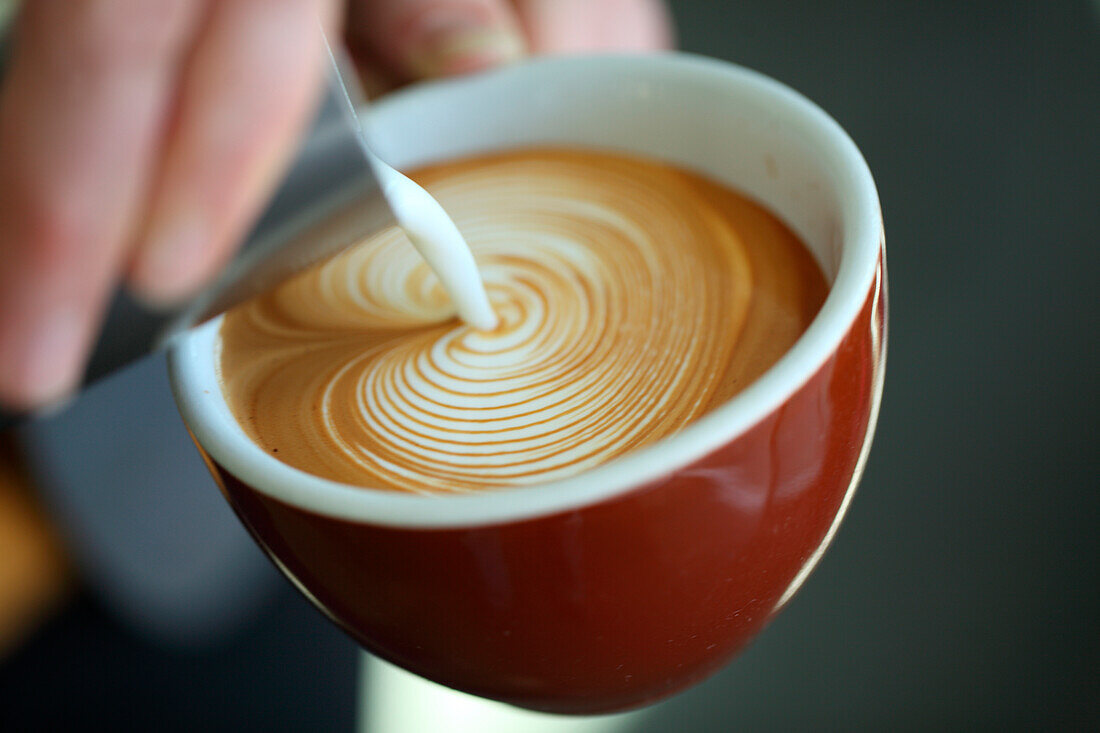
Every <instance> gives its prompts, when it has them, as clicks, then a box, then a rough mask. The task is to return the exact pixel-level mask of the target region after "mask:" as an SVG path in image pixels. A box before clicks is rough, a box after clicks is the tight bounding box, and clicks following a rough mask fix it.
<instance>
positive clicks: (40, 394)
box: [9, 308, 85, 407]
mask: <svg viewBox="0 0 1100 733" xmlns="http://www.w3.org/2000/svg"><path fill="white" fill-rule="evenodd" d="M84 323H85V321H84V318H82V317H81V316H80V314H78V313H77V312H76V311H74V310H71V309H69V308H60V309H58V310H55V311H53V312H52V313H48V314H46V315H45V316H44V317H43V318H42V320H41V321H39V323H38V324H37V326H35V327H32V328H31V329H30V331H29V333H30V340H29V341H28V342H27V343H26V344H25V346H24V351H23V358H22V360H21V363H20V364H19V366H18V367H17V371H16V375H15V382H16V384H14V385H9V388H14V391H16V392H17V393H19V395H20V397H19V399H20V400H21V401H23V402H24V403H25V404H24V405H23V406H24V407H39V406H42V405H50V404H57V403H60V402H63V401H64V400H65V398H67V397H68V396H69V394H70V393H71V392H72V391H73V389H75V387H76V383H77V380H78V379H79V378H80V368H81V357H82V356H83V351H84V333H83V326H84Z"/></svg>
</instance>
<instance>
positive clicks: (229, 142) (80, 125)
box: [0, 0, 670, 408]
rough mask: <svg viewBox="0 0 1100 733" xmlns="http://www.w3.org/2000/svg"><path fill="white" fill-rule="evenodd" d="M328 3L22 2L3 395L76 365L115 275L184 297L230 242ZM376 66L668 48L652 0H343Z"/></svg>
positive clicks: (57, 393) (74, 371)
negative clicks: (585, 51) (557, 53)
mask: <svg viewBox="0 0 1100 733" xmlns="http://www.w3.org/2000/svg"><path fill="white" fill-rule="evenodd" d="M342 11H343V6H342V4H341V3H340V2H338V0H79V1H77V0H31V1H30V2H27V3H25V4H24V11H23V14H22V16H21V18H20V21H19V28H18V42H17V45H16V48H15V53H14V55H13V57H12V59H11V62H12V63H11V66H10V69H9V73H8V76H7V78H6V80H5V82H4V87H3V89H2V90H0V404H4V405H7V406H8V407H23V408H27V407H33V406H37V405H40V404H43V403H46V402H49V401H51V400H55V399H58V398H60V397H62V396H63V395H64V394H65V393H66V391H67V390H69V389H71V388H72V387H73V385H74V382H75V381H76V380H77V379H78V377H79V374H80V372H81V370H82V367H83V363H84V360H85V358H86V354H87V351H88V349H89V348H90V344H91V341H92V337H93V334H94V332H95V330H96V328H97V326H98V324H99V320H100V318H101V315H102V310H103V307H104V304H105V301H106V299H107V298H108V297H109V295H110V293H111V291H112V289H113V288H114V287H115V285H116V283H117V282H118V281H119V280H120V279H122V278H126V279H128V281H129V283H130V286H131V287H132V288H133V289H134V290H135V291H136V292H137V293H138V294H140V295H142V296H143V297H144V298H146V299H147V300H149V301H152V302H157V303H167V302H171V301H173V300H177V299H179V298H181V297H183V296H185V295H186V294H187V293H189V292H191V291H193V290H194V289H195V288H197V287H198V286H199V285H200V284H201V283H202V282H203V281H204V280H205V279H206V278H208V277H209V276H210V275H211V274H212V273H214V272H215V271H216V270H217V269H218V267H219V266H220V265H221V264H222V263H223V262H224V261H225V260H226V259H227V258H228V257H229V254H230V252H231V250H232V249H233V247H235V246H236V244H237V243H238V241H239V240H240V238H241V237H242V236H243V235H244V233H245V232H246V230H247V228H248V227H249V225H250V224H251V222H252V220H253V219H254V217H255V216H256V215H257V214H258V212H259V210H260V209H261V208H262V205H263V203H264V201H265V200H266V198H267V196H269V195H270V192H271V190H272V188H273V187H274V185H275V184H276V182H277V181H278V179H279V176H280V174H281V173H282V171H283V168H284V166H285V164H286V162H287V160H288V158H289V156H290V154H291V152H292V150H293V146H294V141H295V139H296V137H297V136H298V135H299V134H300V131H301V129H302V127H303V126H304V123H305V121H306V120H307V118H308V115H309V110H310V108H311V105H312V103H313V100H314V99H315V97H316V92H317V88H318V86H319V84H318V82H319V80H320V78H321V69H322V68H323V58H324V56H323V48H322V45H321V42H320V37H319V34H318V33H317V23H316V14H317V13H320V14H321V16H322V17H323V18H324V19H325V22H326V24H327V25H328V26H329V27H335V26H337V25H338V24H339V23H340V22H341V21H342V20H343V19H342V18H341V17H340V16H342V15H343V12H342ZM348 29H349V34H348V36H349V40H350V42H351V44H352V45H353V47H354V48H355V50H356V51H357V52H360V53H362V54H364V55H365V56H366V57H367V58H368V61H367V64H368V65H369V66H370V68H372V69H373V70H375V72H377V73H378V74H379V75H380V77H385V78H386V80H387V82H388V81H398V82H400V81H407V80H411V79H415V78H418V77H423V76H433V75H440V74H452V73H461V72H466V71H473V70H476V69H479V68H483V67H485V66H489V65H492V64H496V63H501V62H505V61H508V60H511V59H514V58H517V57H518V56H520V55H522V54H523V53H526V52H537V53H541V52H569V51H581V50H592V49H606V50H616V49H623V50H626V49H647V48H659V47H663V46H666V45H668V44H669V42H670V31H669V25H668V21H667V16H666V14H665V12H664V8H663V7H662V5H661V3H660V0H354V2H352V4H351V7H350V9H349V15H348Z"/></svg>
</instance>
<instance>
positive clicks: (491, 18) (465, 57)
mask: <svg viewBox="0 0 1100 733" xmlns="http://www.w3.org/2000/svg"><path fill="white" fill-rule="evenodd" d="M348 36H349V41H350V43H351V45H352V46H353V48H355V49H356V50H357V51H359V52H365V55H366V56H367V57H368V59H369V60H370V61H371V62H372V63H374V64H375V65H378V66H381V67H382V68H383V69H384V70H385V71H387V72H389V73H390V74H392V75H393V76H395V77H396V78H397V79H398V80H401V81H409V80H412V79H423V78H429V77H436V76H448V75H453V74H465V73H468V72H472V71H478V70H481V69H484V68H487V67H490V66H495V65H497V64H500V63H505V62H508V61H513V60H516V59H518V58H519V57H521V56H522V55H523V54H524V52H525V50H526V49H525V43H524V40H523V34H522V31H521V28H520V24H519V21H518V19H517V17H516V14H515V11H514V9H513V6H512V4H511V3H510V2H507V0H354V2H352V3H351V6H350V9H349V16H348Z"/></svg>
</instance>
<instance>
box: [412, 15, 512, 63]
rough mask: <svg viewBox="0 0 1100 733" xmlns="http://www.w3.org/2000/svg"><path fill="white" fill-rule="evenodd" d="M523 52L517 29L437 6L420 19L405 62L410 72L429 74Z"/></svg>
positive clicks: (503, 60)
mask: <svg viewBox="0 0 1100 733" xmlns="http://www.w3.org/2000/svg"><path fill="white" fill-rule="evenodd" d="M524 52H525V46H524V42H523V38H522V36H521V35H520V34H519V31H518V30H516V29H513V28H510V27H506V26H501V25H486V24H485V23H484V22H483V21H482V19H481V18H479V17H476V16H471V15H470V14H468V13H462V12H460V11H450V10H446V9H441V10H439V11H437V12H436V13H433V14H431V15H429V16H426V17H425V18H423V19H422V20H421V22H420V28H419V30H418V32H417V34H416V41H415V42H413V43H412V45H411V47H410V50H409V52H408V54H407V56H406V64H407V66H408V68H409V70H410V71H411V72H412V73H413V74H414V75H416V76H418V77H421V78H431V77H437V76H450V75H453V74H465V73H468V72H472V71H478V70H480V69H484V68H487V67H490V66H496V65H497V64H502V63H507V62H509V61H515V60H517V59H519V58H520V57H522V56H523V54H524Z"/></svg>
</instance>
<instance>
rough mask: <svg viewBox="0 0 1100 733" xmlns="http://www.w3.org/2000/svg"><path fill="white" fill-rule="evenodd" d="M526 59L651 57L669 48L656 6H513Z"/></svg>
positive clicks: (605, 2)
mask: <svg viewBox="0 0 1100 733" xmlns="http://www.w3.org/2000/svg"><path fill="white" fill-rule="evenodd" d="M515 3H516V10H517V11H518V13H519V18H520V22H521V23H522V25H523V29H524V31H525V32H526V34H527V38H528V40H529V42H530V44H531V52H532V53H582V52H587V51H655V50H660V49H667V48H671V47H672V46H673V43H674V38H673V36H674V33H673V27H672V20H671V18H670V16H669V13H668V9H667V8H666V7H665V4H664V3H663V2H661V0H599V1H598V2H593V1H592V0H515Z"/></svg>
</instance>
